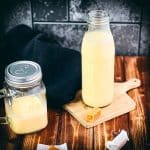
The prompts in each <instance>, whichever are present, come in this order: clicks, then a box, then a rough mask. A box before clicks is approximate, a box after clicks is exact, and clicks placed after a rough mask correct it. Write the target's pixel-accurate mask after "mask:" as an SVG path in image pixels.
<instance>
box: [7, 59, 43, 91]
mask: <svg viewBox="0 0 150 150" xmlns="http://www.w3.org/2000/svg"><path fill="white" fill-rule="evenodd" d="M41 79H42V72H41V67H40V65H38V64H37V63H35V62H33V61H16V62H13V63H11V64H10V65H8V66H7V67H6V69H5V81H6V83H7V84H8V85H10V86H12V87H16V88H28V87H33V86H35V85H37V84H38V83H39V81H41Z"/></svg>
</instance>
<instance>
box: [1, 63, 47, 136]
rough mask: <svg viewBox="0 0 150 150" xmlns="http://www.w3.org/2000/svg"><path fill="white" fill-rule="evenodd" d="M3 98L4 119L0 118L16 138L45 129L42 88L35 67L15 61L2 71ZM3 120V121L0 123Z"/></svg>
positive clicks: (39, 76) (43, 90)
mask: <svg viewBox="0 0 150 150" xmlns="http://www.w3.org/2000/svg"><path fill="white" fill-rule="evenodd" d="M1 93H2V94H3V95H1V97H4V103H5V112H6V117H0V120H1V123H6V124H8V125H9V126H10V128H11V129H12V131H14V132H15V133H16V134H26V133H31V132H35V131H38V130H41V129H43V128H45V127H46V125H47V123H48V119H47V100H46V88H45V85H44V83H43V82H42V71H41V67H40V65H39V64H37V63H35V62H33V61H16V62H13V63H11V64H10V65H8V66H7V67H6V69H5V82H4V88H3V89H2V90H1ZM2 120H3V121H2Z"/></svg>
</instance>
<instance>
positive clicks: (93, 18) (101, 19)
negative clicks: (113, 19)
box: [87, 10, 109, 25]
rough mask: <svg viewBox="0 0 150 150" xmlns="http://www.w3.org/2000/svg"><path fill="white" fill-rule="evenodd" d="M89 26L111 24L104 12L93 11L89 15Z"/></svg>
mask: <svg viewBox="0 0 150 150" xmlns="http://www.w3.org/2000/svg"><path fill="white" fill-rule="evenodd" d="M87 23H88V24H94V25H101V24H106V23H108V24H109V15H108V13H107V12H106V11H104V10H92V11H90V12H89V13H88V19H87Z"/></svg>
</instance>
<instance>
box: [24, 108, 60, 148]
mask: <svg viewBox="0 0 150 150" xmlns="http://www.w3.org/2000/svg"><path fill="white" fill-rule="evenodd" d="M59 120H60V114H59V113H58V112H56V111H54V110H51V109H49V110H48V125H47V127H46V128H45V129H43V130H41V131H39V132H36V133H33V134H28V135H25V136H24V138H23V141H22V149H23V150H35V149H36V147H37V144H38V143H41V144H47V145H54V144H56V140H57V133H58V128H59Z"/></svg>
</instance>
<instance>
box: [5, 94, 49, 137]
mask: <svg viewBox="0 0 150 150" xmlns="http://www.w3.org/2000/svg"><path fill="white" fill-rule="evenodd" d="M5 108H6V114H7V117H8V121H9V125H10V128H11V129H12V130H13V131H14V132H15V133H17V134H24V133H30V132H34V131H38V130H40V129H42V128H44V127H45V126H46V125H47V123H48V122H47V106H46V104H44V102H43V101H40V99H39V98H38V97H37V96H34V95H32V96H23V97H18V98H13V100H12V105H11V106H9V104H8V103H5Z"/></svg>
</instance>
